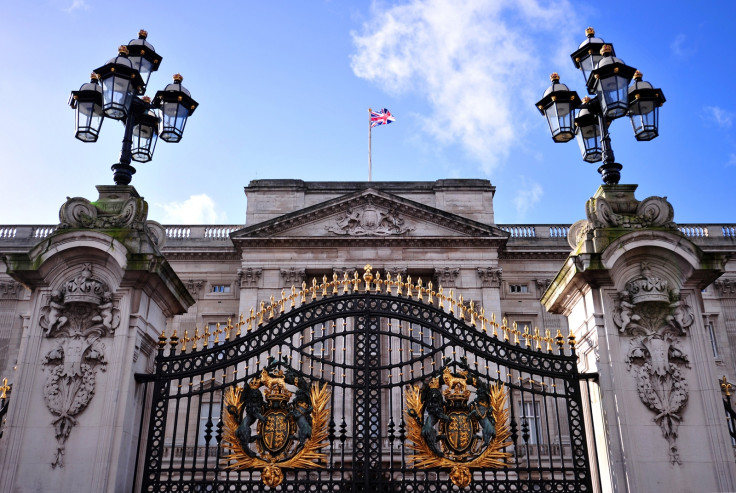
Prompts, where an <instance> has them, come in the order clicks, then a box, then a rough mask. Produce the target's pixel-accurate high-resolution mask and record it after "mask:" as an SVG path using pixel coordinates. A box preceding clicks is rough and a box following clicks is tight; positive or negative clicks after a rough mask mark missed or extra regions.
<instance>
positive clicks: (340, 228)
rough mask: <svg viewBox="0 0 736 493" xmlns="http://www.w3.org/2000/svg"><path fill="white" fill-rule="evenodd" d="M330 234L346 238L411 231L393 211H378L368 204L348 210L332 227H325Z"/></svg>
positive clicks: (398, 233)
mask: <svg viewBox="0 0 736 493" xmlns="http://www.w3.org/2000/svg"><path fill="white" fill-rule="evenodd" d="M325 229H326V230H327V231H329V232H330V233H335V234H338V235H348V236H390V235H401V234H405V233H408V232H410V231H413V230H414V228H410V227H407V226H406V225H405V224H404V220H403V219H402V218H400V217H399V215H398V213H397V212H396V211H395V210H394V209H389V210H388V211H387V212H383V211H380V210H379V209H378V208H377V207H376V206H374V205H373V204H370V203H368V204H367V205H364V206H363V207H361V208H357V209H348V210H347V211H346V212H345V215H344V216H342V217H340V218H339V219H337V221H336V223H335V224H334V225H329V226H325Z"/></svg>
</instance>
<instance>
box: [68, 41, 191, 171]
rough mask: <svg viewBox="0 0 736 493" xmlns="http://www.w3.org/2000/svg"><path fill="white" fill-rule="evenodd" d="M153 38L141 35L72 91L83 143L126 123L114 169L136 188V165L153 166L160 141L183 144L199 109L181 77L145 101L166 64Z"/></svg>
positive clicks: (175, 77) (176, 76)
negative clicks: (109, 123)
mask: <svg viewBox="0 0 736 493" xmlns="http://www.w3.org/2000/svg"><path fill="white" fill-rule="evenodd" d="M147 36H148V33H147V32H146V31H143V30H141V31H140V32H139V33H138V39H133V40H131V41H130V43H128V45H124V46H120V48H118V56H117V57H115V58H112V59H110V60H109V61H108V62H107V63H106V64H105V65H103V66H102V67H99V68H97V69H95V70H94V72H92V76H91V79H90V82H88V83H86V84H83V85H82V87H80V88H79V90H78V91H72V95H71V97H70V98H69V106H71V107H72V109H74V110H75V116H76V134H75V137H76V138H77V139H79V140H81V141H82V142H96V141H97V138H98V136H99V133H100V127H101V126H102V122H103V121H104V120H105V119H106V118H109V119H112V120H120V121H122V122H123V123H124V124H125V132H124V134H123V147H122V150H121V151H120V161H119V162H118V163H115V164H113V165H112V171H113V179H114V180H115V184H116V185H128V184H130V180H131V179H132V177H133V174H134V173H135V168H134V167H133V166H131V165H130V163H131V161H137V162H140V163H145V162H148V161H150V160H151V159H152V158H153V151H154V150H155V148H156V141H157V140H158V138H159V137H161V139H162V140H164V141H166V142H174V143H176V142H179V141H180V140H181V138H182V135H183V133H184V127H185V125H186V122H187V118H189V116H190V115H191V114H192V113H194V110H195V109H196V108H197V106H198V103H197V102H196V101H195V100H194V99H192V96H191V94H190V93H189V91H187V90H186V89H185V88H184V87H183V86H182V85H181V82H182V80H183V78H182V76H181V75H179V74H176V75H174V82H173V83H172V84H169V85H167V86H166V87H165V88H164V90H163V91H158V92H157V93H156V95H155V96H154V98H153V100H151V99H150V98H149V97H147V96H144V94H145V92H146V86H147V85H148V79H149V78H150V76H151V73H153V72H155V71H156V70H158V67H159V65H160V64H161V56H160V55H159V54H158V53H156V50H155V49H154V48H153V46H152V45H151V44H150V43H149V42H148V41H146V38H147Z"/></svg>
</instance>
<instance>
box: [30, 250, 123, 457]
mask: <svg viewBox="0 0 736 493" xmlns="http://www.w3.org/2000/svg"><path fill="white" fill-rule="evenodd" d="M39 325H40V326H41V327H42V328H43V329H44V335H45V336H46V337H47V338H49V339H53V342H54V347H53V349H51V350H50V351H48V352H47V353H46V354H45V355H44V357H43V359H42V361H41V363H42V365H43V367H44V370H45V371H46V372H47V374H48V377H47V380H46V385H45V386H44V390H43V393H44V400H45V402H46V407H47V408H48V409H49V411H50V412H51V414H53V415H54V420H53V421H52V424H53V425H54V431H55V437H56V450H55V452H54V456H53V460H52V462H51V466H52V467H54V468H55V467H57V466H58V467H63V465H64V460H63V459H64V448H65V445H66V441H67V438H69V434H70V433H71V430H72V428H73V427H74V426H75V425H76V424H77V423H78V418H77V417H78V416H79V414H81V413H82V411H84V410H85V409H86V408H87V406H88V405H89V403H90V401H91V400H92V396H93V395H94V392H95V380H96V378H97V373H98V371H100V370H101V371H105V366H106V365H107V359H106V357H105V345H104V344H103V343H102V339H103V338H104V337H106V336H108V335H111V334H112V333H114V331H115V329H117V327H118V326H119V325H120V311H119V310H118V309H117V307H115V306H114V300H113V297H112V293H111V292H110V289H109V287H108V286H107V284H105V283H104V282H103V281H101V280H99V279H97V278H95V277H93V275H92V265H91V264H83V266H82V270H81V272H80V273H79V274H78V275H76V276H75V277H73V278H71V279H69V280H68V281H67V282H65V283H64V284H63V287H62V288H61V289H60V290H56V291H54V292H53V293H52V294H51V296H50V298H49V300H48V303H47V305H46V306H45V307H43V308H42V309H41V318H40V320H39Z"/></svg>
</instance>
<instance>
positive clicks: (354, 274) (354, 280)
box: [352, 270, 360, 293]
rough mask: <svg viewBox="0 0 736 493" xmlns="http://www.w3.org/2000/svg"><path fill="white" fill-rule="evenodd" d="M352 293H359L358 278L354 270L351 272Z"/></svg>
mask: <svg viewBox="0 0 736 493" xmlns="http://www.w3.org/2000/svg"><path fill="white" fill-rule="evenodd" d="M352 282H353V293H357V292H359V291H360V277H359V276H358V271H357V270H356V271H355V272H353V281H352Z"/></svg>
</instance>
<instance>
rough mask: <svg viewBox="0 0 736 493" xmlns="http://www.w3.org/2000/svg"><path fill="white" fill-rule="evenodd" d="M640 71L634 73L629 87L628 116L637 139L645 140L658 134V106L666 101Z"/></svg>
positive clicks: (660, 92)
mask: <svg viewBox="0 0 736 493" xmlns="http://www.w3.org/2000/svg"><path fill="white" fill-rule="evenodd" d="M641 79H642V75H641V72H639V71H638V70H637V71H636V72H635V73H634V83H633V84H631V86H630V87H629V118H630V119H631V126H632V127H633V128H634V137H636V140H638V141H647V140H652V139H654V138H656V137H657V136H658V135H659V107H660V106H662V105H663V104H664V102H665V101H666V99H665V97H664V94H662V90H661V89H654V88H653V87H652V85H651V84H650V83H649V82H646V81H643V80H641Z"/></svg>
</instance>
